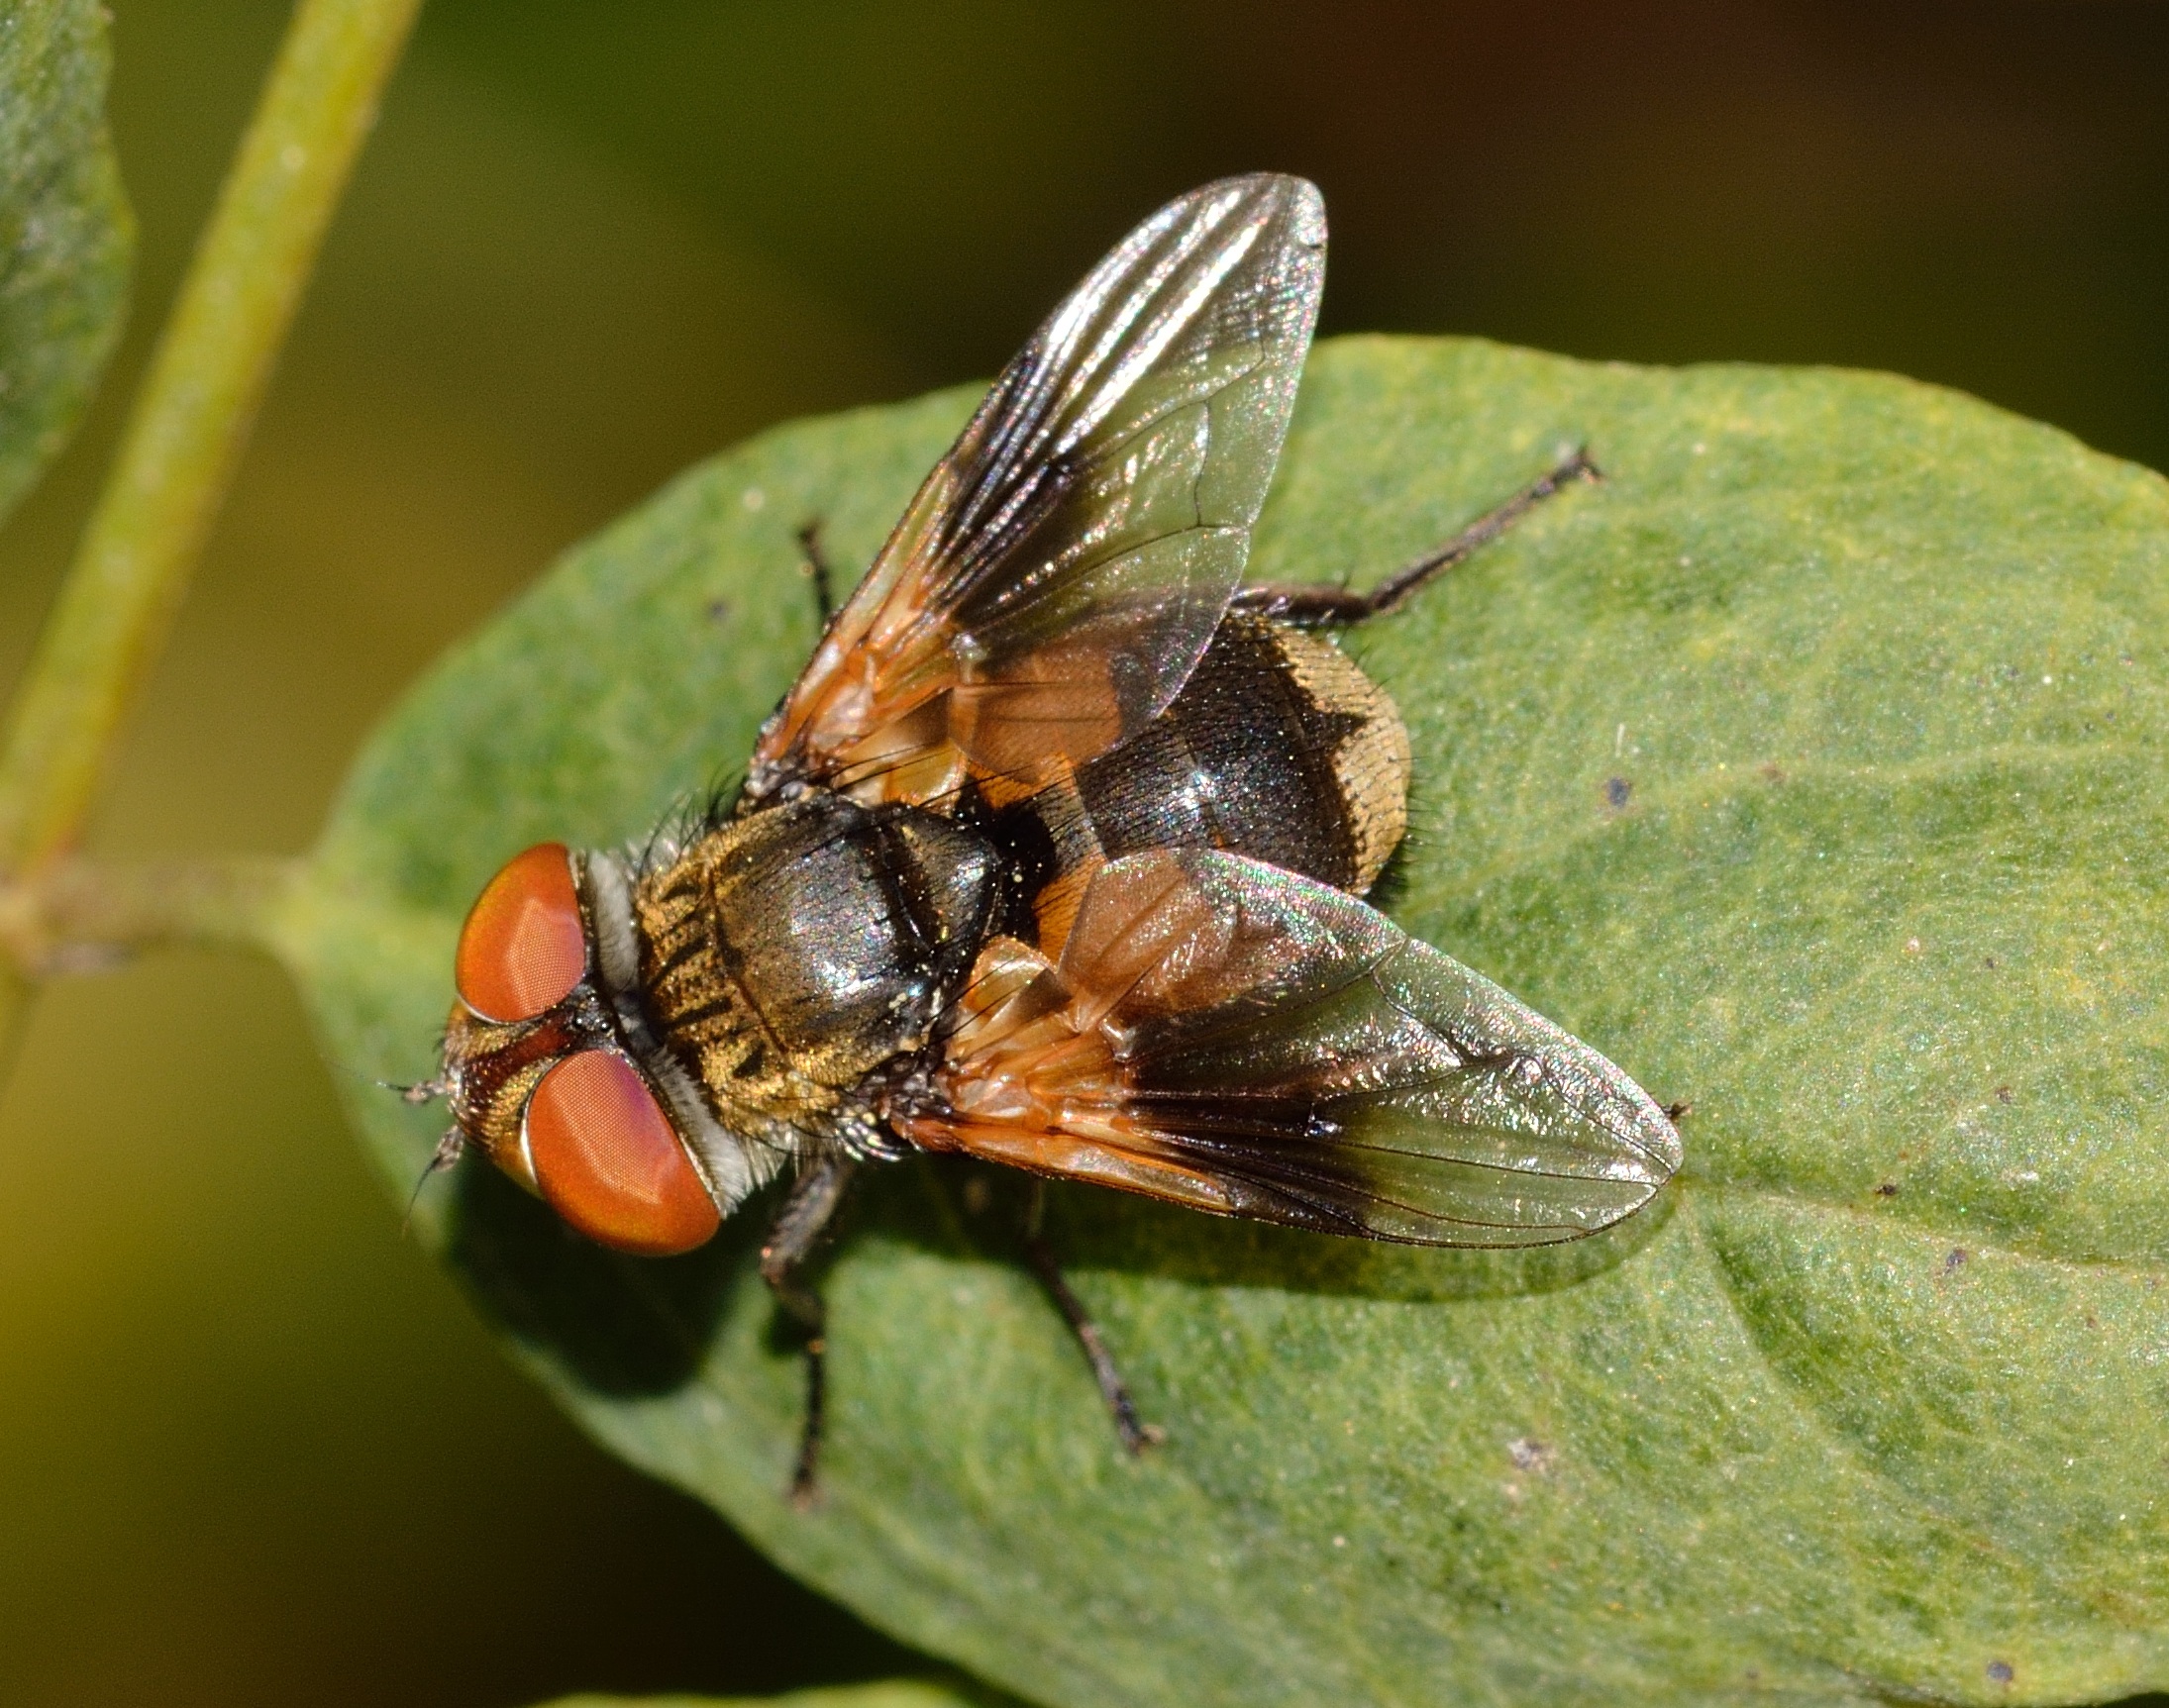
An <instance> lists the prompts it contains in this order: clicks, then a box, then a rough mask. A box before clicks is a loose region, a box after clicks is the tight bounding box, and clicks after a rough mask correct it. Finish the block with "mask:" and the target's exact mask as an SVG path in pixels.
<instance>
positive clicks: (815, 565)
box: [798, 517, 836, 635]
mask: <svg viewBox="0 0 2169 1708" xmlns="http://www.w3.org/2000/svg"><path fill="white" fill-rule="evenodd" d="M798 550H799V551H800V552H801V553H804V557H803V558H802V562H803V563H804V566H805V572H806V574H807V576H808V577H809V578H810V579H811V580H812V582H813V609H814V612H815V614H816V615H817V616H818V617H819V618H820V622H821V633H822V634H824V635H825V634H827V633H828V620H829V619H830V618H831V617H833V616H835V615H836V581H835V577H834V576H832V575H831V574H830V573H829V566H828V553H826V552H824V551H822V550H821V523H820V519H819V518H818V517H816V518H815V519H814V520H813V521H811V522H808V523H807V524H806V525H805V526H804V527H803V528H801V529H799V530H798Z"/></svg>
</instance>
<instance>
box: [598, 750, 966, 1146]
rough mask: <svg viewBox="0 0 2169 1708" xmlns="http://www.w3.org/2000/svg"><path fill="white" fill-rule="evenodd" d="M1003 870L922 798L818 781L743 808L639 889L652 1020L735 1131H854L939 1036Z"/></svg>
mask: <svg viewBox="0 0 2169 1708" xmlns="http://www.w3.org/2000/svg"><path fill="white" fill-rule="evenodd" d="M994 868H995V860H994V856H993V854H992V852H991V850H990V849H989V848H988V846H987V845H986V844H985V843H984V842H983V841H982V840H981V839H980V838H979V837H977V836H976V835H974V834H972V833H971V832H969V831H965V830H961V829H959V828H957V827H955V826H953V825H951V824H949V823H948V822H947V821H946V820H943V819H940V818H938V817H936V816H934V815H933V814H930V813H926V812H923V811H920V810H918V809H916V808H911V807H900V806H885V807H872V808H869V807H864V806H861V805H859V804H858V803H856V802H854V801H851V800H849V799H847V798H845V797H844V796H841V795H837V794H832V793H829V792H826V791H819V790H816V791H811V792H809V793H808V794H806V795H804V796H802V797H800V798H799V799H797V800H793V801H788V802H784V803H781V804H778V805H776V806H774V807H770V808H766V809H764V810H760V811H756V812H753V813H750V814H747V815H746V816H744V817H742V818H736V819H732V820H730V821H728V822H726V823H724V824H721V825H718V826H716V827H714V828H712V829H710V830H708V831H706V832H704V833H703V834H700V835H698V836H695V837H693V838H691V839H689V840H688V842H687V843H686V845H685V846H684V847H683V848H682V849H681V850H678V851H676V852H674V853H673V854H672V855H671V857H670V858H669V859H667V860H665V861H661V862H659V863H657V864H656V865H654V866H653V867H651V868H650V869H649V870H647V871H645V872H643V873H642V874H641V875H640V876H639V878H638V879H637V881H636V882H635V883H634V885H633V890H632V898H631V916H632V920H633V925H634V931H633V937H634V940H635V941H634V946H633V947H634V954H635V955H636V956H637V961H638V974H637V982H638V986H639V990H640V995H641V1001H642V1006H643V1008H644V1010H645V1014H646V1017H647V1019H648V1021H649V1022H650V1023H651V1024H652V1025H653V1027H654V1029H655V1031H656V1034H657V1037H658V1040H659V1042H660V1043H661V1045H662V1046H663V1047H664V1048H665V1049H666V1050H667V1051H668V1052H669V1053H670V1054H671V1055H672V1056H673V1057H675V1058H676V1059H677V1060H679V1061H680V1062H682V1063H684V1064H685V1066H686V1068H687V1069H688V1070H689V1072H690V1073H691V1074H692V1075H693V1077H694V1078H695V1079H696V1080H697V1081H698V1084H699V1086H700V1089H701V1090H702V1092H703V1093H704V1094H705V1097H706V1100H707V1102H708V1105H709V1107H710V1108H711V1109H712V1110H713V1112H714V1114H715V1116H716V1118H717V1119H718V1120H719V1121H720V1122H721V1123H722V1125H723V1126H724V1127H725V1128H727V1129H729V1130H731V1131H733V1132H736V1133H741V1134H744V1135H746V1136H748V1137H749V1138H755V1139H761V1138H764V1137H766V1136H769V1135H773V1134H774V1133H775V1131H776V1130H777V1129H778V1127H780V1128H782V1129H786V1130H788V1131H791V1132H795V1133H798V1134H803V1135H806V1136H807V1137H808V1139H811V1140H820V1141H827V1142H834V1143H839V1144H843V1143H848V1142H849V1141H850V1137H851V1136H850V1134H848V1133H847V1132H845V1131H844V1129H845V1128H847V1127H849V1126H850V1125H851V1123H852V1122H853V1121H854V1120H855V1119H856V1118H857V1116H858V1113H859V1112H860V1111H862V1110H863V1109H864V1108H865V1107H866V1103H867V1088H868V1087H869V1086H870V1085H871V1084H873V1083H875V1082H877V1081H878V1080H880V1079H881V1078H882V1077H883V1076H884V1075H886V1074H887V1073H889V1072H891V1071H893V1068H894V1065H895V1064H896V1063H897V1062H898V1061H899V1060H900V1059H907V1058H909V1057H911V1056H913V1055H916V1054H917V1053H919V1052H921V1051H923V1050H924V1049H926V1048H927V1047H928V1044H929V1041H930V1039H931V1038H932V1036H933V1030H934V1026H935V1023H936V1020H937V1017H938V1016H939V1014H940V1013H941V1011H942V1008H943V1006H944V1004H945V1003H946V1002H947V1001H948V1000H949V999H950V997H951V996H952V995H953V993H954V991H955V989H956V987H957V985H958V984H959V983H960V982H961V981H962V978H963V976H964V974H965V972H966V970H967V969H968V968H969V967H970V965H971V962H972V957H973V955H974V954H976V953H977V951H978V947H979V944H980V942H981V939H982V937H983V936H984V933H985V922H986V919H987V916H988V913H989V909H990V903H991V898H992V894H993V889H994ZM852 1148H854V1149H857V1148H858V1147H857V1146H853V1147H852Z"/></svg>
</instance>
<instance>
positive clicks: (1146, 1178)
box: [897, 851, 1680, 1246]
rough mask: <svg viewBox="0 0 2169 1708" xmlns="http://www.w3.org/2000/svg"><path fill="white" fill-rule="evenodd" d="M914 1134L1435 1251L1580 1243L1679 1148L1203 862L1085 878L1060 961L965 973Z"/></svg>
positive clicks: (1126, 868) (1273, 877) (1332, 911)
mask: <svg viewBox="0 0 2169 1708" xmlns="http://www.w3.org/2000/svg"><path fill="white" fill-rule="evenodd" d="M897 1125H898V1127H899V1129H900V1130H901V1131H903V1132H904V1134H905V1135H906V1137H908V1138H910V1139H911V1140H912V1141H913V1142H914V1143H916V1144H918V1145H921V1146H922V1147H925V1148H927V1149H930V1150H957V1151H964V1152H968V1153H971V1154H972V1155H978V1156H981V1157H985V1158H988V1159H990V1160H993V1161H999V1162H1005V1163H1009V1164H1012V1165H1014V1166H1018V1167H1022V1168H1028V1169H1031V1170H1033V1171H1035V1172H1038V1173H1042V1174H1049V1175H1059V1176H1063V1177H1067V1178H1073V1179H1083V1180H1093V1181H1097V1182H1099V1183H1101V1184H1104V1185H1109V1186H1117V1187H1122V1188H1125V1189H1127V1190H1130V1191H1134V1192H1142V1193H1146V1194H1149V1195H1151V1196H1154V1197H1159V1198H1166V1199H1172V1200H1174V1201H1176V1202H1178V1203H1184V1204H1188V1205H1191V1206H1193V1207H1194V1208H1197V1209H1202V1210H1210V1211H1215V1212H1218V1213H1220V1214H1223V1215H1230V1216H1247V1217H1252V1218H1255V1219H1257V1220H1260V1221H1267V1222H1283V1223H1288V1224H1290V1225H1291V1226H1294V1227H1299V1228H1308V1229H1314V1230H1318V1231H1321V1232H1325V1233H1334V1234H1351V1235H1360V1236H1364V1237H1367V1238H1370V1239H1375V1240H1393V1241H1401V1242H1406V1243H1409V1244H1413V1245H1438V1246H1529V1245H1544V1244H1549V1243H1553V1242H1557V1241H1562V1240H1572V1239H1576V1238H1579V1237H1580V1236H1582V1235H1585V1234H1589V1233H1593V1232H1595V1231H1596V1230H1598V1229H1600V1228H1602V1227H1605V1226H1607V1225H1609V1224H1610V1223H1613V1222H1616V1221H1618V1220H1619V1219H1620V1218H1621V1217H1623V1216H1627V1215H1630V1214H1632V1213H1633V1212H1634V1211H1635V1210H1637V1209H1639V1208H1640V1207H1641V1206H1642V1205H1643V1204H1644V1203H1646V1202H1647V1201H1648V1200H1649V1198H1650V1197H1651V1195H1652V1194H1654V1193H1655V1192H1656V1191H1657V1189H1658V1188H1659V1187H1660V1186H1662V1185H1663V1184H1664V1182H1665V1181H1666V1180H1667V1179H1668V1178H1669V1177H1670V1176H1671V1174H1672V1173H1673V1171H1674V1170H1675V1169H1676V1168H1678V1166H1679V1164H1680V1139H1679V1135H1678V1133H1677V1132H1675V1131H1674V1129H1673V1127H1672V1124H1671V1122H1670V1121H1668V1120H1667V1119H1666V1118H1665V1115H1664V1113H1663V1112H1662V1111H1661V1110H1660V1109H1659V1108H1658V1107H1657V1105H1656V1104H1655V1103H1654V1102H1652V1101H1651V1100H1650V1098H1649V1096H1648V1094H1647V1093H1646V1092H1644V1091H1643V1090H1642V1089H1641V1087H1640V1086H1638V1085H1636V1084H1635V1083H1634V1081H1633V1080H1631V1079H1629V1078H1628V1077H1627V1075H1626V1074H1625V1073H1623V1072H1621V1071H1620V1070H1619V1069H1618V1068H1617V1067H1615V1066H1613V1065H1612V1064H1611V1063H1610V1062H1609V1061H1607V1060H1605V1059H1604V1058H1603V1057H1602V1056H1601V1055H1598V1054H1597V1052H1596V1051H1594V1050H1592V1049H1590V1048H1589V1046H1587V1045H1585V1044H1583V1043H1581V1042H1579V1041H1578V1040H1576V1039H1574V1038H1571V1037H1569V1036H1568V1035H1567V1034H1566V1033H1565V1032H1563V1031H1561V1030H1560V1029H1559V1028H1558V1027H1556V1026H1554V1025H1552V1023H1551V1022H1550V1021H1548V1020H1545V1019H1543V1018H1542V1017H1541V1016H1540V1015H1537V1014H1535V1013H1533V1012H1532V1011H1531V1010H1530V1009H1528V1008H1527V1007H1525V1006H1524V1005H1523V1004H1521V1003H1520V1002H1517V1001H1515V1000H1514V998H1513V997H1511V996H1509V995H1508V994H1507V993H1506V992H1505V991H1503V990H1501V989H1499V988H1498V986H1497V985H1496V984H1493V983H1492V982H1491V981H1490V980H1489V979H1486V978H1484V977H1482V976H1480V975H1479V974H1477V973H1474V972H1472V971H1470V970H1469V969H1468V968H1467V967H1465V966H1462V965H1460V964H1459V963H1457V962H1455V961H1453V960H1450V959H1448V958H1447V957H1446V956H1445V955H1443V954H1439V953H1438V952H1437V951H1436V950H1434V949H1432V948H1430V947H1429V946H1427V945H1425V944H1422V943H1418V942H1415V941H1414V940H1413V939H1411V938H1409V937H1407V936H1405V935H1404V934H1403V933H1402V932H1400V931H1399V930H1397V929H1396V928H1395V927H1394V925H1393V924H1392V923H1391V922H1389V921H1388V920H1387V919H1386V918H1385V917H1384V916H1383V915H1381V914H1379V913H1377V912H1375V911H1374V910H1373V909H1371V908H1369V907H1367V906H1365V905H1364V904H1363V903H1362V902H1360V901H1357V900H1356V899H1355V898H1354V897H1352V896H1349V895H1347V894H1344V893H1343V892H1341V891H1339V890H1336V889H1333V888H1330V887H1329V886H1327V885H1324V884H1320V883H1315V882H1312V881H1311V880H1309V879H1307V878H1302V877H1296V876H1294V875H1292V874H1291V873H1289V872H1286V871H1282V870H1280V869H1279V868H1278V867H1275V866H1270V865H1266V864H1263V863H1262V862H1259V861H1256V860H1250V859H1244V858H1242V857H1239V856H1236V855H1231V854H1217V853H1211V852H1200V851H1188V852H1182V853H1171V852H1166V851H1162V852H1156V853H1149V854H1133V855H1130V856H1128V857H1126V858H1124V859H1120V860H1117V861H1115V862H1114V863H1112V864H1111V865H1108V866H1107V867H1105V868H1104V869H1102V870H1101V871H1100V873H1099V874H1098V876H1097V877H1095V878H1094V879H1093V881H1092V884H1091V887H1090V889H1089V890H1088V891H1087V892H1086V894H1085V901H1084V904H1083V907H1082V908H1081V910H1080V912H1079V915H1078V921H1077V925H1076V927H1075V928H1074V930H1073V931H1072V932H1071V935H1070V938H1069V940H1068V943H1067V945H1066V946H1065V948H1064V950H1063V954H1062V959H1061V961H1060V963H1059V965H1054V966H1050V965H1049V964H1048V963H1047V962H1045V961H1044V960H1038V959H1037V957H1036V956H1035V955H1033V954H1032V953H1031V952H1030V951H1028V950H1026V949H1024V947H1023V946H1022V945H1020V944H1016V943H1014V942H1013V941H1009V940H1001V941H998V942H997V943H996V944H995V945H993V946H991V947H990V948H989V949H988V950H987V951H986V952H984V953H983V954H982V955H981V963H980V966H979V968H978V969H977V972H976V976H975V980H974V983H973V985H972V986H971V987H970V988H969V989H968V991H967V993H966V998H965V1001H964V1003H963V1005H962V1007H961V1009H960V1023H959V1024H958V1026H957V1029H956V1031H955V1033H954V1035H953V1037H952V1038H951V1040H950V1042H949V1045H948V1050H947V1057H946V1061H945V1065H944V1067H943V1068H942V1069H941V1071H940V1072H939V1073H938V1074H937V1075H936V1078H935V1083H934V1086H933V1092H932V1096H931V1097H930V1098H929V1099H928V1100H927V1101H926V1102H925V1103H924V1104H923V1105H922V1106H921V1107H919V1108H917V1109H915V1110H910V1111H902V1112H899V1115H898V1117H897Z"/></svg>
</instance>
